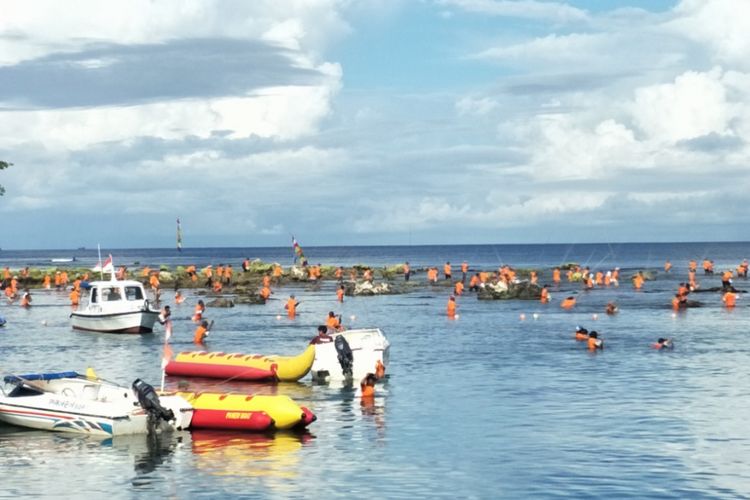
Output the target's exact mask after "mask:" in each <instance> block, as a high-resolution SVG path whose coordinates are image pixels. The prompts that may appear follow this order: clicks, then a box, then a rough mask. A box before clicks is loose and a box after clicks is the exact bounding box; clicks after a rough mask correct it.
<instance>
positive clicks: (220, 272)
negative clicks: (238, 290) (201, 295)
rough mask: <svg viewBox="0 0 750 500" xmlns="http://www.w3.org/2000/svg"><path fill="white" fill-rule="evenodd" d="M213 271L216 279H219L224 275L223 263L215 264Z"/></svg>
mask: <svg viewBox="0 0 750 500" xmlns="http://www.w3.org/2000/svg"><path fill="white" fill-rule="evenodd" d="M215 272H216V279H217V280H221V278H223V277H224V264H223V263H219V265H218V266H216V270H215Z"/></svg>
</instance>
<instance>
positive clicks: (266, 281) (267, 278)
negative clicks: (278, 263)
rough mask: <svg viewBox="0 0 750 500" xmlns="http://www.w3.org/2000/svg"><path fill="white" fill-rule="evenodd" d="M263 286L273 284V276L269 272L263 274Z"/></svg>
mask: <svg viewBox="0 0 750 500" xmlns="http://www.w3.org/2000/svg"><path fill="white" fill-rule="evenodd" d="M263 286H268V287H270V286H271V276H270V275H269V274H266V275H265V276H263Z"/></svg>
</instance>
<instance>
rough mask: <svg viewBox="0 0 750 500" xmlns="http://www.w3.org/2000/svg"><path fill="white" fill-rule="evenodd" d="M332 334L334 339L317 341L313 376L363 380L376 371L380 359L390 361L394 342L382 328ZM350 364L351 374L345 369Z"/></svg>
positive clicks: (317, 377)
mask: <svg viewBox="0 0 750 500" xmlns="http://www.w3.org/2000/svg"><path fill="white" fill-rule="evenodd" d="M330 335H331V341H329V342H323V343H317V344H315V361H313V365H312V368H311V369H310V373H312V377H313V380H316V381H319V382H326V381H331V380H346V379H348V378H350V377H351V378H353V379H354V380H355V381H359V380H361V379H362V378H363V377H364V376H365V375H367V374H368V373H375V371H376V366H377V363H378V361H380V362H381V363H383V365H384V366H387V365H388V354H389V353H388V350H389V347H390V345H391V344H390V342H388V339H387V338H386V337H385V335H383V332H382V331H380V329H379V328H364V329H355V330H344V331H342V332H333V333H331V334H330ZM338 337H341V338H342V339H343V340H345V341H346V342H342V340H339V339H338ZM347 347H348V351H347ZM349 364H350V365H351V372H352V373H351V375H349V374H347V373H345V369H346V368H348V366H347V365H349ZM346 371H348V370H346Z"/></svg>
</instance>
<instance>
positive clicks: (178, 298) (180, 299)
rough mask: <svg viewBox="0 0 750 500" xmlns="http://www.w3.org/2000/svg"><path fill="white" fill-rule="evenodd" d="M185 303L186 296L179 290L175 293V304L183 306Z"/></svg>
mask: <svg viewBox="0 0 750 500" xmlns="http://www.w3.org/2000/svg"><path fill="white" fill-rule="evenodd" d="M183 302H185V296H184V295H182V293H180V291H179V290H175V291H174V303H175V304H182V303H183Z"/></svg>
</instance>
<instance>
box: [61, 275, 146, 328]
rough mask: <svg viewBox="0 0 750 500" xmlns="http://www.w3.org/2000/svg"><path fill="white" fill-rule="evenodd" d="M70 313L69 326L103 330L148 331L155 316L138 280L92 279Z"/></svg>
mask: <svg viewBox="0 0 750 500" xmlns="http://www.w3.org/2000/svg"><path fill="white" fill-rule="evenodd" d="M83 299H84V300H83V302H82V304H81V306H79V308H78V309H77V310H76V311H74V312H73V313H71V315H70V319H71V324H72V326H73V329H75V330H87V331H92V332H104V333H150V332H151V331H153V329H154V323H155V322H156V319H157V318H158V317H159V311H156V310H154V309H151V307H150V305H149V303H148V299H147V298H146V291H145V290H144V289H143V284H141V283H140V282H138V281H131V280H122V281H121V280H116V279H114V275H113V279H112V280H110V281H92V282H91V283H90V284H89V288H88V290H87V291H86V292H85V293H84V296H83Z"/></svg>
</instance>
